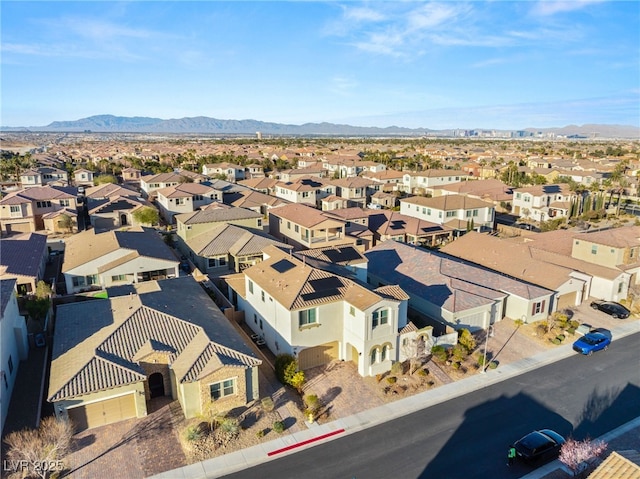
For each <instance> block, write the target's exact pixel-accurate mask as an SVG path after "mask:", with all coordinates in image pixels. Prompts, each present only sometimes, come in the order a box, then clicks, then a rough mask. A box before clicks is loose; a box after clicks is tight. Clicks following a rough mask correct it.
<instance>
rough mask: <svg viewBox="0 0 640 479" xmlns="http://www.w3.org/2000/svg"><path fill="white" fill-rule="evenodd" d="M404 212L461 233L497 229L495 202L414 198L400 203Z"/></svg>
mask: <svg viewBox="0 0 640 479" xmlns="http://www.w3.org/2000/svg"><path fill="white" fill-rule="evenodd" d="M400 213H402V214H403V215H407V216H413V217H414V218H418V219H421V220H425V221H428V222H430V223H435V224H439V225H445V226H448V227H449V228H452V229H454V230H456V231H458V232H465V231H469V230H478V231H486V230H493V221H494V214H495V208H494V206H493V204H492V203H488V202H486V201H482V200H478V199H476V198H471V197H468V196H463V195H445V196H438V197H435V198H426V197H424V196H412V197H409V198H403V199H401V200H400Z"/></svg>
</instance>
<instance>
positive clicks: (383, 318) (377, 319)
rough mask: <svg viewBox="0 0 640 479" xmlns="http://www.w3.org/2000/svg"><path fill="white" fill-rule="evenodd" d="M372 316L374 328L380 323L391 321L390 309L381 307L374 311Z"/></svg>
mask: <svg viewBox="0 0 640 479" xmlns="http://www.w3.org/2000/svg"><path fill="white" fill-rule="evenodd" d="M371 318H372V325H373V327H374V328H375V327H377V326H379V325H383V324H387V323H388V322H389V310H388V309H379V310H378V311H374V312H373V314H372V315H371Z"/></svg>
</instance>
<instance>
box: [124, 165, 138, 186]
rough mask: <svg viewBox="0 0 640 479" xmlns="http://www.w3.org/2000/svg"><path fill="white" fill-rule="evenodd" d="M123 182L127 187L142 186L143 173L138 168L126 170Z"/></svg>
mask: <svg viewBox="0 0 640 479" xmlns="http://www.w3.org/2000/svg"><path fill="white" fill-rule="evenodd" d="M121 175H122V181H123V183H124V184H125V185H127V184H130V185H137V186H140V178H141V177H142V173H141V171H140V170H139V169H137V168H131V167H129V168H124V169H123V170H122V173H121Z"/></svg>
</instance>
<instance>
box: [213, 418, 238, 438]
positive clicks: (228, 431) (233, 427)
mask: <svg viewBox="0 0 640 479" xmlns="http://www.w3.org/2000/svg"><path fill="white" fill-rule="evenodd" d="M218 431H221V432H222V433H223V434H225V435H227V436H232V437H233V436H237V435H238V434H239V433H240V423H239V422H238V420H237V419H236V418H233V417H225V418H222V419H220V420H219V421H218Z"/></svg>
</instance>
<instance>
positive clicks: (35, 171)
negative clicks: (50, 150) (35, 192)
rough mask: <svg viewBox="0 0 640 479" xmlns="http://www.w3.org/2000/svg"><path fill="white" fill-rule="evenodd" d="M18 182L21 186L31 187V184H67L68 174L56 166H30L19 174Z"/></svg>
mask: <svg viewBox="0 0 640 479" xmlns="http://www.w3.org/2000/svg"><path fill="white" fill-rule="evenodd" d="M20 184H21V186H22V187H23V188H31V187H33V186H45V185H48V184H51V185H52V186H53V185H54V184H55V186H69V174H68V173H67V172H66V171H64V170H60V169H58V168H53V167H51V166H39V167H37V168H31V169H29V170H27V171H24V172H22V173H21V174H20Z"/></svg>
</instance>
